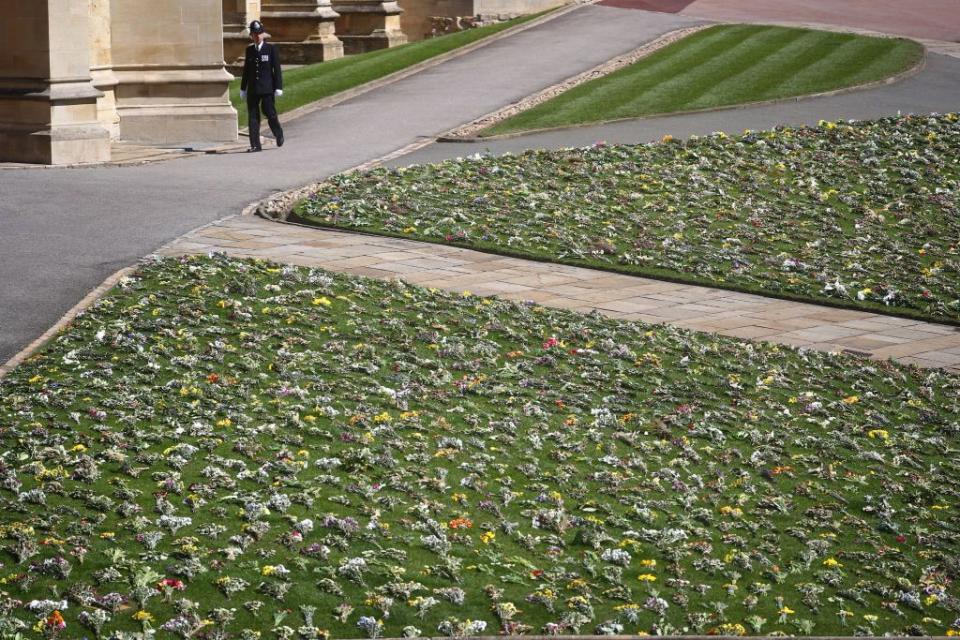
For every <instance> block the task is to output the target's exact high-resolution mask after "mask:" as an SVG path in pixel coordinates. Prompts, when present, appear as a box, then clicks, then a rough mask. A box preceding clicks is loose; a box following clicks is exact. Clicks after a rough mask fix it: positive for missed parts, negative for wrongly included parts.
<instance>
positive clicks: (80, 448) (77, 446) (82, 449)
mask: <svg viewBox="0 0 960 640" xmlns="http://www.w3.org/2000/svg"><path fill="white" fill-rule="evenodd" d="M86 450H87V448H86V447H85V446H84V445H82V444H75V445H73V448H72V449H70V452H71V453H84V452H86Z"/></svg>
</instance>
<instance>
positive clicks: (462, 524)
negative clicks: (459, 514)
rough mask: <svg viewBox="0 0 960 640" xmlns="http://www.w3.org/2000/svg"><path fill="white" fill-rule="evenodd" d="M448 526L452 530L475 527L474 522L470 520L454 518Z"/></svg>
mask: <svg viewBox="0 0 960 640" xmlns="http://www.w3.org/2000/svg"><path fill="white" fill-rule="evenodd" d="M447 524H448V525H449V526H450V528H451V529H469V528H470V527H472V526H473V520H471V519H470V518H454V519H453V520H451V521H450V522H449V523H447Z"/></svg>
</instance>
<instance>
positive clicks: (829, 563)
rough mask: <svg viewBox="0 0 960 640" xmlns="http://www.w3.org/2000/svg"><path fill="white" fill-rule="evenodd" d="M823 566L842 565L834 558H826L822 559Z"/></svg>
mask: <svg viewBox="0 0 960 640" xmlns="http://www.w3.org/2000/svg"><path fill="white" fill-rule="evenodd" d="M823 566H825V567H842V566H843V565H842V564H840V562H838V561H837V559H836V558H827V559H826V560H824V561H823Z"/></svg>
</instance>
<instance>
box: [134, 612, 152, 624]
mask: <svg viewBox="0 0 960 640" xmlns="http://www.w3.org/2000/svg"><path fill="white" fill-rule="evenodd" d="M131 617H132V618H133V619H134V620H136V621H137V622H152V621H153V614H152V613H150V612H149V611H144V610H142V609H141V610H140V611H137V612H136V613H135V614H133V616H131Z"/></svg>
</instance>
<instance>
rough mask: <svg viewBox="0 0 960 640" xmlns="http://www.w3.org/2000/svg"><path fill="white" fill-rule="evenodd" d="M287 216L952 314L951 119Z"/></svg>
mask: <svg viewBox="0 0 960 640" xmlns="http://www.w3.org/2000/svg"><path fill="white" fill-rule="evenodd" d="M296 215H298V216H299V217H300V218H302V219H304V220H306V221H308V222H312V223H315V224H320V225H324V226H337V227H346V228H350V229H361V230H364V231H372V232H377V233H386V234H391V235H398V236H405V237H413V238H418V239H422V240H429V241H435V242H448V243H453V244H458V245H463V246H468V247H476V248H481V249H487V250H491V251H495V252H505V253H510V254H514V255H521V256H527V257H533V258H538V259H543V260H556V261H561V262H566V263H570V264H578V265H583V266H590V267H601V268H607V269H615V270H617V271H622V272H625V273H633V274H637V275H647V276H652V277H668V278H672V279H681V280H685V281H689V282H695V283H700V284H708V285H720V286H724V287H729V288H735V289H740V290H745V291H750V292H756V293H761V294H774V295H780V296H786V297H792V298H799V299H809V300H812V301H816V302H822V301H833V302H835V303H838V304H843V305H845V306H853V307H860V308H867V309H874V310H880V311H884V310H886V311H888V312H889V311H895V312H899V313H902V314H907V315H913V316H920V317H925V318H928V319H934V320H948V321H954V322H957V321H960V123H958V117H957V115H956V114H948V115H944V116H930V117H904V118H889V119H884V120H879V121H875V122H859V123H833V122H823V123H821V125H820V126H819V127H814V128H802V129H788V128H779V129H777V130H774V131H766V132H758V133H750V132H748V133H746V134H745V135H744V136H743V137H740V138H730V137H728V136H726V135H724V134H714V135H711V136H708V137H702V138H696V137H695V138H691V139H689V140H686V141H681V140H673V139H670V137H669V136H668V137H667V139H666V140H665V141H664V142H662V143H658V144H650V145H637V146H621V145H616V146H606V145H602V144H598V145H596V146H594V147H590V148H582V149H567V150H562V151H530V152H526V153H523V154H521V155H518V156H514V155H509V154H508V155H505V156H501V157H480V156H473V157H470V158H467V159H459V160H454V161H447V162H443V163H440V164H437V165H427V166H417V167H410V168H401V169H395V170H386V169H380V170H376V171H372V172H369V173H362V174H361V173H354V174H346V175H339V176H335V177H334V178H331V179H330V180H329V181H328V182H327V183H325V184H324V185H323V186H322V187H321V188H320V190H319V191H318V193H317V194H316V195H315V196H314V197H312V198H311V199H309V200H307V201H305V202H303V203H301V205H299V207H298V208H297V211H296Z"/></svg>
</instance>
